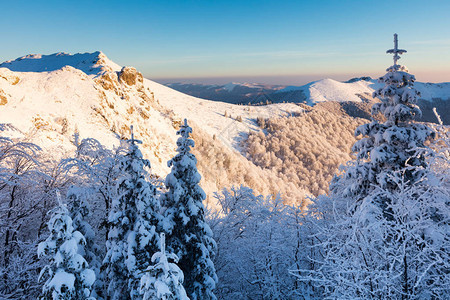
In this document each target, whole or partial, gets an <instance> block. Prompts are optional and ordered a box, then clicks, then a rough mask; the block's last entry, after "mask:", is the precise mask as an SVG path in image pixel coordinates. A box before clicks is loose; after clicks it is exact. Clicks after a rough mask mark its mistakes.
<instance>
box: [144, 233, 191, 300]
mask: <svg viewBox="0 0 450 300" xmlns="http://www.w3.org/2000/svg"><path fill="white" fill-rule="evenodd" d="M159 245H160V246H159V248H160V251H159V252H156V253H155V254H153V256H152V265H151V266H150V267H148V269H147V270H146V273H145V274H144V276H142V278H141V293H142V294H143V300H149V299H154V300H157V299H158V300H189V298H188V297H187V296H186V291H185V290H184V287H183V280H184V276H183V272H182V271H181V269H180V268H179V267H178V266H177V264H176V263H177V262H178V257H177V256H176V255H175V254H173V253H168V252H167V251H166V239H165V235H164V233H161V235H160V239H159ZM169 260H171V261H173V262H169Z"/></svg>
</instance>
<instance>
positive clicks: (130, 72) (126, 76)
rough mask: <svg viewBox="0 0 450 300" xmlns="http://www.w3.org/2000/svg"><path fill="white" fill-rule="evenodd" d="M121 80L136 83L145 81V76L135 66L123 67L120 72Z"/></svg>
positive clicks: (129, 83)
mask: <svg viewBox="0 0 450 300" xmlns="http://www.w3.org/2000/svg"><path fill="white" fill-rule="evenodd" d="M119 81H120V82H121V83H126V84H127V85H136V84H137V83H141V84H142V83H143V82H144V77H143V76H142V74H141V73H139V72H138V71H137V70H136V69H135V68H133V67H123V68H122V70H120V72H119Z"/></svg>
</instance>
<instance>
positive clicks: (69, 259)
mask: <svg viewBox="0 0 450 300" xmlns="http://www.w3.org/2000/svg"><path fill="white" fill-rule="evenodd" d="M48 229H49V231H50V236H49V237H48V238H47V239H46V240H45V241H44V242H42V243H40V244H39V247H38V255H39V257H41V256H43V255H45V256H49V257H50V262H49V264H48V265H46V266H45V267H44V268H43V269H42V271H41V273H40V275H39V280H41V279H42V278H44V277H46V278H47V280H46V281H45V283H44V286H43V288H42V295H41V297H40V298H41V299H94V298H92V297H89V296H90V294H91V287H92V285H93V284H94V281H95V272H94V271H93V270H91V269H89V268H88V263H87V262H86V260H85V259H84V258H83V256H82V255H80V254H79V252H80V248H81V247H82V246H83V245H85V243H86V240H85V238H84V236H83V235H82V234H81V233H80V232H79V231H75V230H74V227H73V222H72V218H71V217H70V215H69V211H68V210H67V208H66V207H65V205H63V204H62V203H61V201H60V203H59V205H58V206H57V207H56V208H54V209H53V210H52V211H51V218H50V221H49V222H48Z"/></svg>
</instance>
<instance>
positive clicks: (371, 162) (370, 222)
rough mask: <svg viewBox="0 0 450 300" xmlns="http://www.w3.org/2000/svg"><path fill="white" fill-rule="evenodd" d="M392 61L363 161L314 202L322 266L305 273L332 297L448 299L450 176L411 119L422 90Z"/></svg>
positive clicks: (361, 131)
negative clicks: (433, 166) (432, 164)
mask: <svg viewBox="0 0 450 300" xmlns="http://www.w3.org/2000/svg"><path fill="white" fill-rule="evenodd" d="M394 41H395V47H394V49H392V50H389V51H388V53H393V54H394V65H393V66H391V67H389V68H388V69H387V72H388V73H387V74H386V75H384V76H383V77H381V78H380V79H379V80H380V82H382V83H385V85H384V87H382V88H380V89H378V90H377V91H375V92H374V96H378V97H380V98H381V103H377V104H375V105H374V106H373V108H372V113H373V114H376V113H381V114H382V115H383V116H384V117H385V121H384V122H377V121H373V122H371V123H369V124H366V125H362V126H360V127H358V128H357V130H356V132H355V134H356V135H363V136H365V137H364V138H362V139H361V140H359V141H358V142H356V143H355V145H354V146H353V149H352V150H353V151H354V153H355V154H356V157H357V160H356V161H354V162H351V163H350V164H349V166H347V168H346V170H345V173H344V174H343V175H342V176H338V177H335V178H334V179H333V181H332V183H331V185H330V194H329V196H322V197H319V198H318V199H316V201H315V203H314V205H312V206H311V207H310V210H309V213H310V216H311V218H310V222H311V223H312V224H314V226H315V229H316V230H317V233H316V234H314V236H313V238H314V240H315V241H316V244H315V247H314V249H315V250H316V252H317V253H320V254H321V257H322V258H321V259H316V260H315V261H314V263H315V264H316V268H315V269H313V270H302V271H300V274H299V278H300V279H301V280H302V281H304V282H310V283H311V282H312V284H313V285H314V286H315V287H316V288H317V289H316V292H317V291H320V292H321V293H322V294H321V296H319V297H330V298H346V299H347V298H364V299H367V298H379V299H446V298H448V297H449V295H450V287H449V285H448V282H449V280H450V278H449V277H450V275H449V272H448V268H449V266H450V258H449V253H450V251H449V250H450V246H449V242H450V238H449V235H448V229H449V220H450V209H449V204H450V197H449V190H448V185H445V184H444V182H445V180H447V181H448V178H445V177H443V176H441V175H440V174H436V173H434V172H432V170H430V168H429V160H430V159H431V158H432V157H433V154H434V153H433V151H432V150H431V149H429V148H428V147H426V146H425V143H426V142H427V141H429V140H430V139H432V138H433V137H434V132H433V130H432V129H430V128H429V127H428V126H426V125H424V124H417V123H414V122H412V121H413V118H414V117H415V116H417V115H419V114H420V109H419V108H418V107H417V106H416V105H415V104H414V102H415V100H416V99H417V97H418V96H419V93H418V92H417V91H416V90H415V89H414V87H413V83H414V80H415V78H414V76H413V75H411V74H409V73H408V72H407V69H406V67H404V66H400V65H398V64H397V60H398V59H399V58H400V57H399V54H402V53H405V52H406V51H405V50H400V49H398V47H397V35H395V36H394Z"/></svg>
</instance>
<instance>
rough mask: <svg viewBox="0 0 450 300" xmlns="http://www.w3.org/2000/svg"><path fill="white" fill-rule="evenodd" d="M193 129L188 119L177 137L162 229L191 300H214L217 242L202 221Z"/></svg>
mask: <svg viewBox="0 0 450 300" xmlns="http://www.w3.org/2000/svg"><path fill="white" fill-rule="evenodd" d="M191 132H192V128H191V127H189V126H188V124H187V120H186V119H185V120H184V124H183V125H181V128H180V130H179V131H178V132H177V134H179V135H180V138H178V141H177V146H178V148H177V152H178V153H177V154H176V155H175V157H174V158H173V159H172V160H170V161H169V162H168V165H169V167H172V170H171V172H170V174H169V175H168V176H167V178H166V186H167V188H168V189H169V190H168V192H167V193H166V194H165V198H164V199H165V202H164V205H165V206H166V210H165V214H164V216H165V218H164V223H163V227H164V230H165V231H166V232H167V237H168V243H167V244H168V248H169V249H170V250H171V251H173V252H174V253H175V254H176V255H177V256H178V257H179V258H180V261H179V263H178V266H179V267H180V269H181V270H182V271H183V273H184V287H185V289H186V292H187V294H188V296H189V297H190V298H191V299H193V300H197V299H202V300H208V299H216V297H215V296H214V294H213V289H214V288H215V285H216V282H217V275H216V271H215V268H214V264H213V262H212V257H213V255H214V251H215V249H216V242H215V241H214V239H213V237H212V231H211V229H210V227H209V225H208V224H207V223H206V221H205V215H204V214H205V208H204V206H203V203H202V201H203V200H204V199H205V198H206V195H205V192H204V191H203V190H202V188H201V187H200V186H199V182H200V179H201V176H200V174H199V173H198V171H197V166H196V165H197V159H196V158H195V156H194V155H193V154H192V153H190V150H191V147H194V141H193V140H192V139H190V138H189V134H190V133H191Z"/></svg>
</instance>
